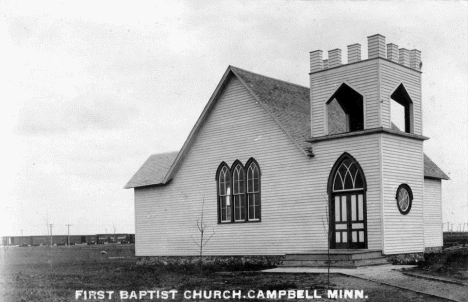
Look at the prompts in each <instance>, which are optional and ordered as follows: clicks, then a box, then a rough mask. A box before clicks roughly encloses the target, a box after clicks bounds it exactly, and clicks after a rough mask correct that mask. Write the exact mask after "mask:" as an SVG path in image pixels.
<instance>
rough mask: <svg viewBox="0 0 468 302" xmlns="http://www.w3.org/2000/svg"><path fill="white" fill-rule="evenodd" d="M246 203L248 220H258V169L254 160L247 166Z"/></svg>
mask: <svg viewBox="0 0 468 302" xmlns="http://www.w3.org/2000/svg"><path fill="white" fill-rule="evenodd" d="M247 203H248V213H249V220H250V221H255V220H260V169H259V168H258V164H257V163H256V162H255V161H254V160H251V161H250V163H248V164H247Z"/></svg>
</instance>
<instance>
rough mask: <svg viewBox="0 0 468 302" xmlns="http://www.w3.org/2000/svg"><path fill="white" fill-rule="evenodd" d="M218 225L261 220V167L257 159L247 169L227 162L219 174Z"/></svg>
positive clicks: (248, 163) (236, 163)
mask: <svg viewBox="0 0 468 302" xmlns="http://www.w3.org/2000/svg"><path fill="white" fill-rule="evenodd" d="M216 181H217V187H218V188H217V190H218V222H219V223H226V222H247V221H260V167H259V165H258V163H257V161H256V160H255V159H253V158H251V159H249V160H248V161H247V164H246V165H245V167H244V166H243V165H242V163H241V162H240V161H239V160H236V161H235V162H234V163H233V164H232V166H231V168H229V166H228V165H227V164H226V163H225V162H223V163H221V164H220V165H219V167H218V170H217V172H216Z"/></svg>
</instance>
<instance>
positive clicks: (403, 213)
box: [395, 183, 413, 215]
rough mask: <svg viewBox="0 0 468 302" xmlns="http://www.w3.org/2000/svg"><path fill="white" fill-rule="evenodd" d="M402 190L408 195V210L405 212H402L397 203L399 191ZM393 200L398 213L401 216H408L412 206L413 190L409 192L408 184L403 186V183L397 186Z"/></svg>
mask: <svg viewBox="0 0 468 302" xmlns="http://www.w3.org/2000/svg"><path fill="white" fill-rule="evenodd" d="M402 189H404V190H406V192H407V193H408V198H409V204H408V208H407V209H406V210H404V211H403V210H402V209H401V207H400V203H399V202H398V201H399V200H398V195H400V191H401V190H402ZM395 200H396V204H397V208H398V211H400V213H401V214H402V215H408V214H409V212H410V211H411V207H412V206H413V190H411V187H410V186H409V185H408V184H405V183H403V184H401V185H399V186H398V189H397V191H396V195H395Z"/></svg>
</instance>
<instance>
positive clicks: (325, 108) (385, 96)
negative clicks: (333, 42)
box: [310, 34, 422, 137]
mask: <svg viewBox="0 0 468 302" xmlns="http://www.w3.org/2000/svg"><path fill="white" fill-rule="evenodd" d="M367 40H368V58H367V59H365V60H361V45H360V44H352V45H349V46H348V49H347V54H348V56H347V63H342V54H341V49H333V50H330V51H328V59H325V60H324V59H323V52H322V51H321V50H316V51H312V52H311V53H310V93H311V96H310V99H311V113H310V114H311V121H312V123H311V128H312V129H311V133H312V137H320V136H324V135H331V134H337V133H346V132H354V131H362V130H369V129H376V128H385V129H393V130H397V129H398V130H399V131H402V132H405V133H411V134H416V135H422V118H421V70H420V65H421V52H420V51H419V50H417V49H413V50H407V49H405V48H398V46H397V45H396V44H393V43H389V44H385V37H384V36H382V35H380V34H376V35H373V36H369V37H367Z"/></svg>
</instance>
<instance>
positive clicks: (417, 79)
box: [380, 60, 422, 135]
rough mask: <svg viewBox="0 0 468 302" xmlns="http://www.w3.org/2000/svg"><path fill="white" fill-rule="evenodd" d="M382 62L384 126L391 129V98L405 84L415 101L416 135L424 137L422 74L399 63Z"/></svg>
mask: <svg viewBox="0 0 468 302" xmlns="http://www.w3.org/2000/svg"><path fill="white" fill-rule="evenodd" d="M380 62H381V63H380V78H381V101H382V126H383V127H386V128H391V110H390V99H391V98H390V96H391V95H392V93H393V92H395V90H396V89H397V88H398V86H399V85H400V84H403V86H405V88H406V90H407V91H408V94H409V95H410V97H411V100H412V101H413V116H414V133H415V134H419V135H422V116H421V114H422V109H421V73H420V72H417V71H414V70H411V69H409V68H405V67H403V66H401V65H399V64H397V63H393V62H389V61H385V60H381V61H380ZM402 130H403V129H402Z"/></svg>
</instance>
